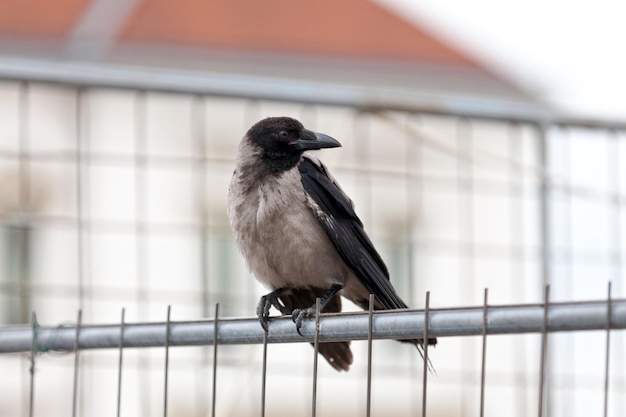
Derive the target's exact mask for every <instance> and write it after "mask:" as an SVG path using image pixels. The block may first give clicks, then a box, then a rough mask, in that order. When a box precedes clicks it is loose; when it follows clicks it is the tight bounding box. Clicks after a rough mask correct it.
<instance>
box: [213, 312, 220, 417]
mask: <svg viewBox="0 0 626 417" xmlns="http://www.w3.org/2000/svg"><path fill="white" fill-rule="evenodd" d="M219 316H220V303H215V320H214V324H213V394H212V396H211V398H212V404H211V416H212V417H215V404H216V400H217V346H218V345H219V340H218V332H217V329H218V324H219Z"/></svg>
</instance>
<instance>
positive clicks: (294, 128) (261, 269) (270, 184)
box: [228, 117, 437, 371]
mask: <svg viewBox="0 0 626 417" xmlns="http://www.w3.org/2000/svg"><path fill="white" fill-rule="evenodd" d="M339 146H341V144H340V143H339V142H338V141H337V140H335V139H333V138H332V137H330V136H327V135H324V134H322V133H315V132H312V131H310V130H307V129H305V128H304V126H303V125H302V123H300V122H299V121H298V120H295V119H292V118H289V117H269V118H266V119H263V120H261V121H259V122H258V123H256V124H255V125H254V126H252V127H251V128H250V130H248V132H247V133H246V135H245V136H244V138H243V139H242V140H241V142H240V144H239V149H238V153H237V159H236V167H235V172H234V173H233V177H232V180H231V183H230V187H229V190H228V217H229V220H230V224H231V227H232V229H233V233H234V237H235V241H236V243H237V246H238V247H239V250H240V251H241V252H242V254H243V256H244V258H245V259H246V261H247V264H248V266H249V268H250V270H251V271H252V272H253V274H254V275H255V277H256V278H257V279H258V280H259V281H260V282H262V283H263V284H264V285H265V286H267V287H268V288H269V289H270V290H271V292H270V293H269V294H267V295H265V296H263V297H261V300H260V301H259V304H258V307H257V316H258V317H259V320H260V321H261V325H262V326H263V328H264V329H265V330H267V329H268V322H269V311H270V308H271V307H272V306H274V307H276V308H277V309H278V310H279V311H280V312H281V313H282V314H283V315H289V314H291V315H292V318H293V321H294V322H295V324H296V327H297V329H298V332H299V330H300V327H301V326H302V322H303V320H305V319H307V318H311V317H313V316H314V314H315V301H316V298H318V297H319V298H320V305H321V309H322V310H323V311H325V312H339V311H341V298H340V297H338V296H337V295H342V296H344V297H346V298H347V299H349V300H350V301H352V302H354V303H355V304H357V305H358V306H360V307H361V308H363V309H368V308H369V294H374V295H375V302H374V308H375V309H377V310H381V309H387V310H388V309H403V308H407V305H406V304H405V303H404V302H403V301H402V299H400V297H399V296H398V294H397V293H396V291H395V290H394V288H393V286H392V285H391V282H390V280H389V272H388V270H387V267H386V265H385V263H384V262H383V260H382V258H381V257H380V255H379V254H378V252H377V251H376V249H375V248H374V245H373V244H372V242H371V241H370V239H369V237H368V236H367V234H366V233H365V230H364V228H363V223H361V220H360V219H359V218H358V217H357V215H356V213H355V212H354V207H353V204H352V201H351V200H350V198H349V197H348V196H347V195H346V194H345V193H344V192H343V191H342V189H341V187H339V184H337V182H336V181H335V180H334V179H333V177H332V176H331V175H330V173H329V172H328V169H327V168H326V167H325V166H324V165H323V164H322V163H321V162H320V161H319V160H318V159H317V158H315V157H314V156H312V155H310V154H309V153H308V152H307V151H312V150H317V149H322V148H335V147H339ZM402 341H403V342H409V343H412V344H414V345H415V346H417V347H418V349H421V347H422V344H423V340H422V339H413V340H402ZM436 342H437V340H436V339H429V340H428V343H429V344H433V345H434V344H436ZM319 352H320V353H321V354H322V355H323V356H324V357H325V358H326V360H328V362H329V363H330V365H331V366H332V367H334V368H335V369H337V370H346V371H347V370H348V368H349V367H350V364H351V363H352V352H351V351H350V343H349V342H333V343H322V344H320V347H319Z"/></svg>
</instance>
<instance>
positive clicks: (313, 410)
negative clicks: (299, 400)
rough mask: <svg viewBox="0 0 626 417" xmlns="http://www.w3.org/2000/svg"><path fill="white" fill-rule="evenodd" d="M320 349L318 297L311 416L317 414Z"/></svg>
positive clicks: (318, 303) (317, 299)
mask: <svg viewBox="0 0 626 417" xmlns="http://www.w3.org/2000/svg"><path fill="white" fill-rule="evenodd" d="M319 350H320V299H319V297H318V298H316V299H315V334H314V337H313V355H314V356H313V395H312V397H311V398H312V404H311V417H315V416H316V415H317V357H318V356H319V355H318V353H319Z"/></svg>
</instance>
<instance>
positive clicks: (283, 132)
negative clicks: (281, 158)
mask: <svg viewBox="0 0 626 417" xmlns="http://www.w3.org/2000/svg"><path fill="white" fill-rule="evenodd" d="M278 136H280V137H281V138H286V137H287V136H289V133H287V131H286V130H281V131H280V133H278Z"/></svg>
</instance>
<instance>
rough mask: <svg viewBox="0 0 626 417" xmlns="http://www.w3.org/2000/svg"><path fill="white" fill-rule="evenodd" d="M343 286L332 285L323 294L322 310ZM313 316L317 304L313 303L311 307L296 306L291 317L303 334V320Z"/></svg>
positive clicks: (321, 299) (321, 300)
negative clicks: (301, 307)
mask: <svg viewBox="0 0 626 417" xmlns="http://www.w3.org/2000/svg"><path fill="white" fill-rule="evenodd" d="M342 288H343V287H342V286H341V285H339V284H334V285H333V286H332V287H330V289H329V290H328V291H326V293H325V294H324V295H322V297H321V298H320V312H322V311H324V307H326V304H328V302H329V301H330V300H332V298H333V297H334V296H335V295H337V293H338V292H339V291H341V289H342ZM311 317H315V304H313V305H312V306H311V307H309V308H303V309H300V308H296V309H295V310H293V312H292V313H291V319H292V320H293V322H294V323H296V330H297V331H298V334H300V335H302V333H300V328H301V327H302V321H303V320H304V319H309V318H311Z"/></svg>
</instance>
